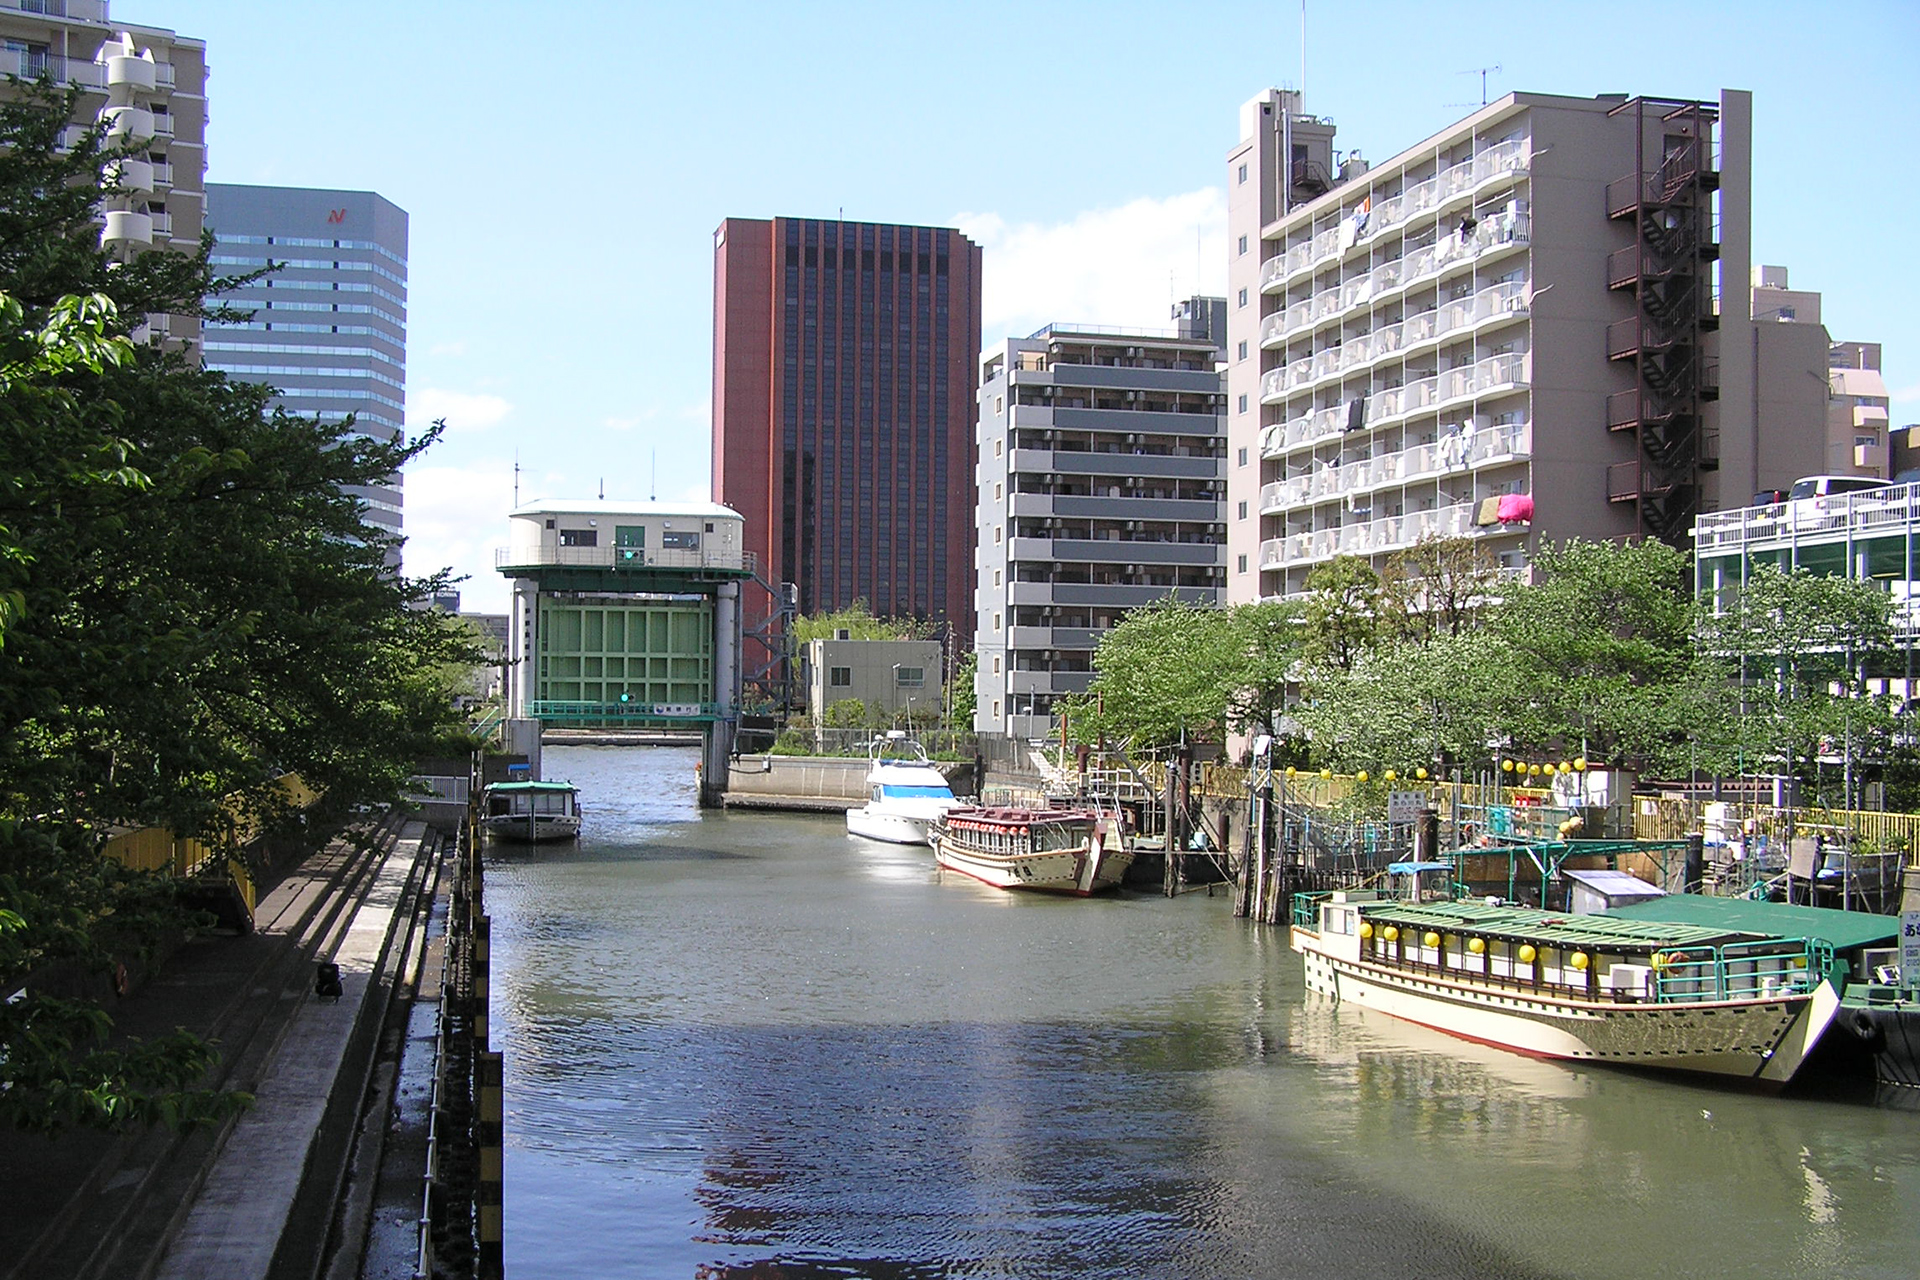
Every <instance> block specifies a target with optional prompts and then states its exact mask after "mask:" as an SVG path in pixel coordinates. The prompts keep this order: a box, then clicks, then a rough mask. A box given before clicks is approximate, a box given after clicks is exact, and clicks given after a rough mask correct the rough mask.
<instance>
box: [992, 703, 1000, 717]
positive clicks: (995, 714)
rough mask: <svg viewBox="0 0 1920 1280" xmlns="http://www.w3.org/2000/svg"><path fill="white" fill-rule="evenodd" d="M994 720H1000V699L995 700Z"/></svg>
mask: <svg viewBox="0 0 1920 1280" xmlns="http://www.w3.org/2000/svg"><path fill="white" fill-rule="evenodd" d="M993 718H994V719H995V720H998V719H999V718H1000V699H998V698H995V699H994V700H993Z"/></svg>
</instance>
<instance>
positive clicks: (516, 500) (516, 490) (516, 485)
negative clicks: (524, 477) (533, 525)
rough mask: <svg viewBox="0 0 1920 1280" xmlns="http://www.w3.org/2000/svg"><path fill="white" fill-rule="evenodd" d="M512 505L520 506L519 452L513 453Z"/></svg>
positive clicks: (516, 450)
mask: <svg viewBox="0 0 1920 1280" xmlns="http://www.w3.org/2000/svg"><path fill="white" fill-rule="evenodd" d="M513 505H514V506H516V507H518V506H519V505H520V451H519V450H518V449H515V450H514V451H513Z"/></svg>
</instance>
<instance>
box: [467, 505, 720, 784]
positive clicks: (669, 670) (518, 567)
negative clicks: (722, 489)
mask: <svg viewBox="0 0 1920 1280" xmlns="http://www.w3.org/2000/svg"><path fill="white" fill-rule="evenodd" d="M744 523H745V522H744V520H743V519H742V517H741V515H740V513H739V512H737V511H734V510H733V509H731V508H729V507H724V506H721V505H719V504H717V503H710V502H695V503H658V502H643V503H620V502H607V501H604V500H586V499H577V500H569V501H551V502H532V503H528V504H526V505H524V506H521V507H517V508H515V510H514V511H513V512H512V513H511V515H510V518H509V541H508V545H507V546H506V547H504V548H502V549H501V550H500V551H498V552H497V553H496V554H495V558H494V567H495V568H496V569H498V570H499V572H500V573H502V574H504V575H505V576H507V577H508V578H510V579H512V581H513V610H512V615H511V618H510V622H509V634H508V658H509V662H508V668H507V682H506V684H507V714H508V717H509V719H510V720H511V721H517V722H521V723H522V724H531V726H533V732H534V733H535V734H536V735H537V733H538V731H539V729H540V728H542V727H545V726H548V725H552V726H560V727H571V728H600V729H628V730H649V729H651V730H683V731H697V732H699V733H700V734H701V735H702V753H701V761H702V767H701V771H700V803H701V804H702V805H703V806H714V805H718V804H720V803H721V798H722V796H723V794H724V791H725V787H726V779H727V760H728V757H729V756H730V755H731V754H732V751H733V742H734V735H735V733H736V732H737V731H738V728H739V722H740V693H741V648H742V645H741V611H740V596H741V591H742V588H743V587H744V586H745V585H746V584H748V583H750V582H751V581H752V580H753V577H754V569H755V566H754V564H753V559H752V556H751V554H750V553H748V552H746V551H745V550H744V549H743V547H742V542H743V538H742V529H743V526H744ZM534 740H535V742H537V741H538V739H537V736H536V737H535V739H534Z"/></svg>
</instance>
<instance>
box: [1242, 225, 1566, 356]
mask: <svg viewBox="0 0 1920 1280" xmlns="http://www.w3.org/2000/svg"><path fill="white" fill-rule="evenodd" d="M1531 236H1532V227H1531V224H1530V222H1529V220H1528V219H1527V217H1526V216H1525V215H1524V214H1514V215H1511V216H1504V215H1503V216H1501V217H1498V218H1489V219H1487V220H1486V221H1485V222H1482V223H1481V224H1480V225H1479V226H1477V227H1475V228H1474V230H1473V231H1472V232H1471V233H1470V234H1468V235H1466V236H1459V235H1452V236H1448V237H1447V238H1446V239H1444V240H1441V241H1439V242H1438V243H1437V244H1430V245H1426V246H1424V247H1422V248H1419V249H1416V250H1414V251H1413V252H1412V253H1410V254H1408V255H1407V256H1406V257H1405V258H1402V259H1401V260H1399V261H1398V262H1383V263H1381V264H1380V265H1379V266H1377V267H1375V268H1374V269H1373V270H1372V271H1370V272H1368V273H1367V274H1366V275H1365V276H1361V277H1356V278H1355V279H1354V280H1350V281H1348V282H1347V283H1346V284H1344V285H1341V286H1340V287H1339V288H1337V289H1323V290H1321V291H1320V292H1319V293H1317V294H1315V295H1314V296H1313V297H1311V298H1305V299H1302V300H1301V301H1299V302H1296V303H1294V304H1293V305H1292V306H1290V307H1288V308H1287V309H1286V310H1285V311H1276V312H1275V313H1274V314H1273V315H1272V316H1269V317H1267V320H1266V322H1265V323H1264V324H1263V325H1262V326H1261V330H1260V345H1261V346H1262V347H1266V348H1273V347H1279V346H1284V345H1285V344H1286V343H1287V342H1288V341H1290V340H1291V339H1292V338H1294V337H1295V336H1296V335H1298V334H1300V333H1303V332H1306V331H1309V330H1311V329H1313V328H1314V327H1315V326H1317V325H1318V324H1319V323H1320V322H1321V321H1322V320H1327V319H1331V318H1335V317H1338V316H1340V315H1343V314H1344V313H1345V312H1347V311H1348V310H1351V309H1352V308H1355V307H1358V306H1361V305H1362V304H1363V303H1375V304H1378V303H1385V302H1388V301H1391V300H1392V299H1393V298H1395V297H1398V296H1400V295H1401V294H1403V293H1404V292H1406V291H1407V290H1411V289H1413V288H1415V287H1417V286H1419V285H1422V284H1425V283H1427V282H1428V281H1430V280H1434V279H1437V278H1439V277H1440V276H1442V275H1444V274H1445V273H1446V272H1448V271H1450V270H1453V269H1454V268H1456V267H1461V266H1466V265H1468V264H1470V263H1473V262H1475V261H1478V260H1479V259H1480V258H1483V257H1486V256H1488V255H1490V254H1496V253H1502V252H1505V251H1506V250H1508V249H1511V248H1514V247H1516V246H1524V245H1526V244H1528V243H1530V241H1531ZM1495 287H1497V288H1505V289H1508V290H1511V291H1514V293H1515V294H1516V295H1517V294H1519V293H1521V292H1524V290H1525V285H1523V284H1519V283H1518V282H1514V281H1508V282H1506V283H1505V284H1503V285H1500V286H1495ZM1482 292H1483V293H1484V292H1486V291H1485V290H1482ZM1477 296H1478V295H1476V297H1477ZM1449 305H1452V304H1449ZM1523 309H1524V304H1523ZM1423 314H1424V313H1423Z"/></svg>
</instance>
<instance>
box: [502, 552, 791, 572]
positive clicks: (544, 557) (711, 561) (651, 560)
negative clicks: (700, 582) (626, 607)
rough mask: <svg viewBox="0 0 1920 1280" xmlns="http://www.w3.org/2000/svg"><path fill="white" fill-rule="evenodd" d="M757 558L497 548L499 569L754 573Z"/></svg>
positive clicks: (737, 554)
mask: <svg viewBox="0 0 1920 1280" xmlns="http://www.w3.org/2000/svg"><path fill="white" fill-rule="evenodd" d="M754 563H755V557H754V555H753V554H752V553H751V552H741V551H733V552H726V551H679V550H665V549H660V548H654V547H535V548H514V547H496V548H494V552H493V566H494V568H496V569H549V568H559V569H636V570H637V569H689V570H691V569H729V570H735V571H741V570H745V571H748V572H751V571H752V570H753V568H754Z"/></svg>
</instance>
